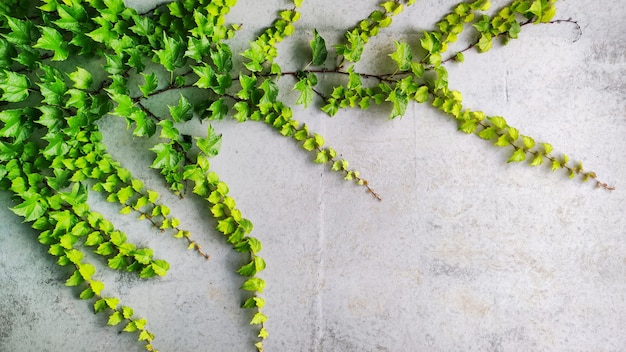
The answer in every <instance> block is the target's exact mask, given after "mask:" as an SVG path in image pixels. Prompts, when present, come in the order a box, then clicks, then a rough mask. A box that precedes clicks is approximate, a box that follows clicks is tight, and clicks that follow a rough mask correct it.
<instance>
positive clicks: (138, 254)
mask: <svg viewBox="0 0 626 352" xmlns="http://www.w3.org/2000/svg"><path fill="white" fill-rule="evenodd" d="M152 255H153V252H152V249H150V248H140V249H137V250H136V251H135V252H133V257H134V258H135V259H136V260H137V261H138V262H139V263H141V264H148V263H150V261H151V260H152Z"/></svg>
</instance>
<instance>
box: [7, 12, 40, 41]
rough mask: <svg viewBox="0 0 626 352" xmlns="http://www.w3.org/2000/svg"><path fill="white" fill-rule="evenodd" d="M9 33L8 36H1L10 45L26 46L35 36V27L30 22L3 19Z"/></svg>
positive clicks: (9, 18)
mask: <svg viewBox="0 0 626 352" xmlns="http://www.w3.org/2000/svg"><path fill="white" fill-rule="evenodd" d="M5 19H6V21H7V23H8V24H9V28H11V31H10V32H9V34H2V36H3V37H5V38H6V39H7V40H8V41H9V42H10V43H12V44H16V45H28V44H30V43H31V42H32V41H33V39H34V38H35V37H36V36H37V34H38V33H37V30H36V29H35V25H34V24H33V23H32V22H31V21H22V20H20V19H17V18H13V17H10V16H6V17H5Z"/></svg>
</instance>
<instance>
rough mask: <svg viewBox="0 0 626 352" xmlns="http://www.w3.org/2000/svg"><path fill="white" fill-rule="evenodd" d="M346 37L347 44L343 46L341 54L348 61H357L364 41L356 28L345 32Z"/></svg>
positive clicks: (363, 47)
mask: <svg viewBox="0 0 626 352" xmlns="http://www.w3.org/2000/svg"><path fill="white" fill-rule="evenodd" d="M346 39H347V40H348V45H346V46H344V48H343V52H342V53H341V54H342V55H343V57H344V58H345V59H346V60H348V61H351V62H358V61H359V60H360V59H361V55H362V54H363V50H364V49H365V41H364V40H363V38H362V37H361V35H360V34H359V32H358V31H357V30H353V31H351V32H348V33H346ZM340 51H341V50H340Z"/></svg>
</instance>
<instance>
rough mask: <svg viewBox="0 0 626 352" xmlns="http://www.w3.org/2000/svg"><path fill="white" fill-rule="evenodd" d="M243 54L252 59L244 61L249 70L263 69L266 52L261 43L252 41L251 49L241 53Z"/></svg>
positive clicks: (257, 70)
mask: <svg viewBox="0 0 626 352" xmlns="http://www.w3.org/2000/svg"><path fill="white" fill-rule="evenodd" d="M241 56H243V57H245V58H247V59H249V60H250V61H248V62H245V63H244V66H246V68H247V69H248V70H250V71H252V72H259V71H261V70H262V69H263V67H261V64H262V63H263V62H264V61H265V53H264V52H263V48H262V47H261V45H260V44H259V43H257V42H251V43H250V49H247V50H246V51H244V52H243V53H241Z"/></svg>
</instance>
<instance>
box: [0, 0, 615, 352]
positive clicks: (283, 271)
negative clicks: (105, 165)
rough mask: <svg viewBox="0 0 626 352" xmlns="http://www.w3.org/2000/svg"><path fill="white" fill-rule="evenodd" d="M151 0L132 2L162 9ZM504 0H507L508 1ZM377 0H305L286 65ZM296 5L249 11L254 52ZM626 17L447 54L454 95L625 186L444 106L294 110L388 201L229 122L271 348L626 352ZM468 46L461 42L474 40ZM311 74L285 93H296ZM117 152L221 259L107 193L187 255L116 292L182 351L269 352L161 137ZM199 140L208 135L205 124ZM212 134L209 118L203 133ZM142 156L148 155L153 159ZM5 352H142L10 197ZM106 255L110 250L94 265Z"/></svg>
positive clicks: (173, 254)
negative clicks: (163, 174)
mask: <svg viewBox="0 0 626 352" xmlns="http://www.w3.org/2000/svg"><path fill="white" fill-rule="evenodd" d="M456 2H457V1H456V0H420V1H418V2H417V4H416V5H414V6H413V7H411V8H409V9H408V10H407V11H405V12H404V13H403V14H402V15H400V16H398V17H397V18H396V19H395V20H394V24H393V26H392V27H390V28H388V29H386V30H384V31H383V32H382V33H381V34H380V36H379V37H377V38H375V39H373V40H372V42H371V44H370V45H369V46H368V48H367V49H366V52H365V54H364V57H369V58H370V59H369V60H365V61H364V62H363V63H361V64H360V66H359V67H360V68H361V69H362V71H368V70H371V71H372V72H388V71H391V70H392V67H393V66H392V65H393V63H392V61H391V60H390V59H389V58H388V57H387V56H386V54H387V53H388V52H390V51H391V50H393V43H392V39H397V38H403V39H406V40H408V41H409V42H410V43H412V44H416V43H417V37H416V33H421V30H422V29H430V28H432V26H433V24H434V22H435V21H436V20H438V19H439V18H440V17H441V16H442V15H444V14H445V13H447V12H448V11H449V9H450V8H451V6H453V5H455V4H456ZM153 3H154V2H153V1H140V0H135V1H128V4H129V5H133V6H136V7H138V8H144V9H145V8H149V7H150V4H153ZM505 3H506V2H505V1H494V7H499V6H502V5H504V4H505ZM376 4H377V1H371V0H368V1H362V0H346V1H330V0H316V1H305V4H304V5H303V8H302V19H301V21H300V22H298V24H297V26H298V30H297V33H296V35H294V37H292V38H290V39H288V40H287V41H286V42H285V43H284V44H282V45H281V47H280V48H281V53H280V60H279V61H280V62H281V64H282V65H283V70H291V69H298V68H302V66H303V65H305V64H306V55H305V50H306V47H307V45H308V44H307V43H308V41H309V40H310V39H311V36H312V35H311V33H312V30H313V28H317V29H318V31H319V32H320V33H321V35H322V36H324V37H325V38H326V40H327V43H328V44H329V46H330V44H333V43H336V42H337V41H338V40H339V39H340V36H341V35H342V33H343V31H344V30H346V29H348V28H350V27H351V26H353V25H355V24H356V23H357V21H359V20H360V19H362V18H365V17H366V16H367V15H368V14H369V13H370V12H371V11H373V10H374V9H375V8H376ZM288 7H289V5H288V4H286V2H285V1H277V0H274V1H240V3H239V4H238V5H237V6H236V8H235V9H234V10H233V13H232V15H231V16H230V17H229V20H230V21H232V22H234V23H244V28H243V30H242V33H240V34H239V35H238V37H237V39H236V40H235V41H234V42H233V43H232V47H233V51H236V50H238V49H242V48H244V47H245V46H246V45H247V41H248V40H250V39H252V38H253V37H254V34H255V33H258V31H259V30H260V29H261V28H263V26H265V25H268V24H269V23H270V22H271V21H272V19H273V18H274V16H275V14H276V12H277V10H279V9H283V8H288ZM625 16H626V10H625V7H624V6H623V3H622V2H620V1H609V0H604V1H596V0H577V1H566V0H563V1H559V2H558V14H557V16H556V18H559V19H567V18H572V19H573V20H576V21H578V24H579V25H580V28H581V30H582V35H580V38H579V32H578V30H577V28H576V26H574V25H572V24H569V23H562V24H552V25H541V26H528V27H524V28H523V30H522V33H521V34H520V39H519V40H517V41H513V42H511V43H510V44H509V45H508V46H506V47H496V48H494V49H493V50H492V51H490V52H489V53H486V54H480V55H479V54H477V53H475V52H471V53H466V55H465V59H466V62H465V63H463V64H455V63H450V64H448V65H447V67H448V69H449V71H450V86H451V87H452V88H454V89H458V90H460V91H461V92H462V93H463V95H464V102H465V104H466V105H467V106H468V107H471V108H474V109H479V110H483V111H485V112H486V113H488V114H493V115H502V116H505V117H506V118H507V120H508V122H509V123H510V124H511V125H513V126H516V127H518V128H519V130H520V131H521V132H522V133H524V134H528V135H531V136H533V137H535V139H536V140H538V141H546V142H549V143H552V144H553V146H554V148H555V150H556V151H557V152H564V153H568V154H569V155H570V156H571V157H572V158H575V159H580V160H582V161H583V162H584V163H585V166H586V167H587V168H588V169H591V170H594V171H596V172H597V173H598V175H599V176H600V178H602V179H603V180H605V181H606V182H608V183H610V184H612V185H615V186H616V187H617V189H616V190H615V191H613V192H608V191H604V190H599V189H595V188H594V187H593V184H591V183H589V184H583V183H581V182H579V181H570V180H567V177H566V175H564V174H562V173H552V172H550V171H549V167H547V166H546V167H540V168H531V167H529V166H526V165H520V164H507V163H506V160H507V158H508V156H509V153H510V151H509V150H506V149H501V148H496V147H493V146H491V145H490V143H488V142H486V141H483V140H481V139H479V138H477V137H475V136H468V135H465V134H463V133H461V132H458V131H457V127H456V124H455V123H454V122H453V121H451V120H450V118H448V117H446V116H444V115H443V114H441V113H439V112H438V111H436V110H434V109H433V108H431V107H429V106H426V105H417V104H410V105H409V108H408V110H407V114H406V116H404V117H403V118H401V119H400V118H398V119H395V120H392V121H388V120H387V115H388V113H389V109H390V107H389V106H382V107H374V108H372V109H370V110H368V111H365V112H364V111H361V110H357V109H354V110H343V111H340V112H339V114H337V115H336V116H335V117H333V118H332V119H331V118H328V117H327V116H326V115H325V114H323V113H321V112H320V111H319V109H318V107H319V104H320V101H317V100H316V101H315V105H316V106H315V107H310V108H309V109H307V110H303V109H302V108H301V107H299V106H297V107H295V108H294V111H295V114H296V116H297V118H298V119H299V120H301V121H305V122H307V123H308V124H309V125H310V126H311V127H312V129H314V130H316V131H318V132H319V133H321V134H322V135H323V136H324V137H325V138H326V142H327V144H328V145H330V146H332V147H334V148H335V149H336V150H337V151H339V153H341V155H342V156H343V157H344V158H346V159H348V160H349V161H350V162H351V165H352V166H354V167H355V168H357V169H359V170H360V171H361V174H362V176H363V177H364V178H366V179H368V180H369V182H370V184H371V186H372V187H373V188H374V189H375V190H376V191H377V192H378V193H379V194H380V195H381V196H382V198H383V201H382V202H378V201H376V200H374V199H373V198H372V197H371V196H370V195H369V194H367V193H366V192H364V190H363V189H362V188H358V187H356V186H354V185H352V184H349V183H347V182H344V181H343V180H342V179H341V177H340V176H339V175H337V174H335V173H333V172H330V171H328V170H327V169H325V168H324V167H322V166H319V165H315V164H313V163H312V162H311V156H310V155H308V154H307V153H306V152H305V151H303V150H302V149H301V148H300V147H299V146H297V145H296V144H295V143H294V142H293V141H292V140H288V139H285V138H283V137H281V136H280V135H279V134H277V133H276V132H275V131H273V130H272V129H271V128H269V127H268V126H265V125H263V124H261V123H255V122H247V123H243V124H238V123H235V122H232V121H223V122H219V123H214V127H215V128H216V129H217V131H218V132H219V133H222V134H223V147H222V152H221V153H220V155H219V156H217V157H216V158H215V159H214V162H213V167H214V169H215V171H216V172H218V173H219V174H220V175H221V177H222V178H223V179H224V180H225V181H226V182H227V183H228V184H229V185H230V190H231V193H232V195H233V197H234V198H235V199H236V200H237V204H238V206H239V208H240V209H241V210H242V212H243V213H244V216H245V217H247V218H249V219H251V220H252V221H253V223H254V225H255V231H254V236H256V237H258V238H259V239H261V240H262V242H263V244H264V249H263V251H262V255H263V257H264V258H265V259H266V261H267V270H266V271H265V272H264V273H263V275H262V277H263V278H265V279H266V280H267V283H268V287H267V289H266V290H265V292H264V294H263V297H265V299H266V300H267V306H266V308H265V312H266V313H267V315H268V316H269V318H270V320H269V321H268V322H267V325H266V326H267V329H268V330H269V331H270V338H269V339H268V340H267V342H266V350H267V351H272V352H273V351H394V352H397V351H626V331H625V330H624V329H625V328H624V327H625V326H626V217H625V216H624V214H625V213H626V212H625V210H626V195H625V194H626V193H624V192H625V189H626V163H625V162H624V159H625V157H626V155H625V150H626V117H625V116H626V115H625V113H626V103H625V101H626V84H625V81H624V74H625V73H626V40H625V39H624V38H625V37H624V33H626V21H624V18H625ZM459 47H462V46H461V45H459ZM294 83H295V82H294V81H293V80H292V79H291V78H289V77H285V78H283V79H282V80H281V87H283V90H282V92H281V94H282V95H281V98H283V99H284V100H285V101H287V102H291V103H293V102H295V99H296V97H297V95H296V94H295V93H294V92H292V91H291V86H292V85H293V84H294ZM101 128H102V130H103V133H104V135H105V138H106V140H105V141H106V143H107V146H108V147H109V148H110V152H111V153H112V154H113V155H114V156H115V157H116V158H117V159H118V160H119V161H120V162H121V163H122V164H123V166H125V167H127V168H129V169H131V170H132V171H133V173H134V174H135V176H137V177H139V178H141V179H143V180H144V181H145V183H146V185H147V186H148V187H150V188H153V189H156V190H158V191H159V192H160V193H161V194H162V195H163V197H164V199H165V202H166V203H167V204H169V205H170V206H171V207H172V208H173V214H174V215H176V216H178V217H179V218H181V219H183V225H182V226H183V227H185V228H188V229H190V230H191V231H192V232H193V234H194V236H195V237H196V238H197V239H198V241H199V242H200V243H202V245H203V248H205V249H206V251H208V252H209V253H210V255H211V260H210V261H208V262H206V261H205V260H204V259H202V258H201V257H199V256H198V255H197V254H195V253H194V252H193V251H187V250H186V249H185V245H184V244H183V243H181V242H180V241H179V240H176V239H173V238H171V237H169V236H165V235H161V234H159V233H158V231H155V230H153V229H151V228H150V227H149V226H147V225H146V224H144V223H139V222H137V221H135V220H134V219H133V218H132V217H124V216H121V215H117V214H116V213H117V211H118V209H117V208H115V207H114V206H111V205H109V204H107V203H106V202H104V201H103V199H102V197H101V196H100V195H98V194H94V193H93V192H92V194H90V203H91V204H92V206H93V207H94V208H96V209H97V210H99V211H101V212H103V213H105V214H108V215H109V216H110V217H111V218H112V219H114V221H115V223H116V225H117V227H119V228H120V229H122V230H124V231H126V233H127V235H128V236H129V239H130V240H131V241H133V242H135V243H138V244H140V245H144V246H149V247H151V248H153V249H154V250H155V256H156V257H158V258H163V259H166V260H167V261H169V262H170V264H171V269H170V271H169V273H168V275H167V276H166V277H164V278H162V279H154V280H141V279H138V278H136V277H135V276H132V275H129V274H124V273H117V272H111V271H107V270H105V269H104V270H101V271H99V273H98V277H99V278H100V279H102V280H103V281H104V282H105V284H106V293H107V294H109V295H114V296H117V297H120V298H121V299H122V302H123V304H128V305H130V306H132V307H133V308H134V309H135V313H136V314H137V315H138V316H141V317H145V318H146V319H147V320H148V322H149V328H150V330H151V331H152V332H154V333H155V334H156V340H155V342H154V343H155V346H156V347H157V348H159V349H160V350H161V351H162V352H165V351H225V352H228V351H251V350H253V349H254V348H253V347H252V341H253V340H254V335H255V334H254V331H253V329H251V328H250V327H249V326H248V321H249V319H250V315H249V313H248V312H245V311H244V310H242V309H240V308H239V304H240V303H241V299H242V297H243V296H242V292H240V291H239V290H238V287H239V286H240V285H241V283H242V280H241V278H240V277H239V276H238V275H237V274H236V273H234V271H235V270H236V269H237V268H238V267H239V266H240V265H241V264H242V263H243V260H244V258H242V257H241V256H239V255H237V254H236V253H234V252H233V251H232V250H231V249H230V248H229V246H228V245H227V244H225V241H223V239H222V238H221V237H220V235H219V234H218V233H216V232H215V231H214V230H213V227H214V223H213V222H212V220H211V219H210V217H209V216H207V214H208V212H207V211H206V207H205V205H204V204H203V203H201V202H200V201H198V200H196V199H194V198H193V197H189V198H187V199H185V200H179V199H177V198H176V197H175V196H173V195H168V194H167V191H166V188H165V186H164V183H163V181H162V180H161V178H160V176H159V175H158V173H157V172H155V171H154V170H151V169H149V168H148V166H149V165H150V163H151V158H152V154H151V152H149V151H147V149H146V148H147V147H149V146H150V145H151V144H152V143H155V142H156V141H157V139H156V138H154V139H152V140H148V141H146V140H138V139H134V138H133V137H132V135H131V134H130V132H128V131H126V130H125V122H124V121H121V120H120V119H118V118H113V117H112V118H110V119H107V120H106V121H102V123H101ZM190 128H192V127H190ZM203 128H205V127H203ZM142 148H143V151H142ZM0 204H2V205H3V207H0V270H1V271H2V273H3V274H2V275H0V350H1V351H13V352H21V351H53V352H54V351H86V352H91V351H93V352H95V351H99V352H101V351H140V350H142V346H141V345H140V344H138V343H136V342H134V340H135V338H136V337H135V336H134V335H132V334H126V333H123V334H119V333H118V332H119V330H120V329H121V328H117V327H115V328H112V327H105V324H106V319H107V318H106V317H105V316H100V315H94V314H93V313H92V309H91V304H92V303H91V302H88V301H80V300H78V299H77V292H76V291H75V290H73V289H72V288H68V287H65V286H64V285H63V283H64V282H65V279H66V278H67V276H68V272H66V271H65V270H64V269H63V268H60V267H58V266H57V265H56V264H55V260H54V258H53V257H51V256H50V255H48V254H46V248H45V247H44V246H42V245H40V244H39V243H38V242H37V239H36V238H37V233H35V232H34V231H33V230H31V229H30V227H29V226H28V225H27V224H22V223H21V220H20V219H19V218H17V217H16V216H15V215H14V214H13V213H12V212H11V211H9V210H8V209H7V207H9V206H12V205H13V203H12V201H11V200H10V197H9V195H8V194H7V193H2V194H0ZM96 262H98V261H97V259H96Z"/></svg>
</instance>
